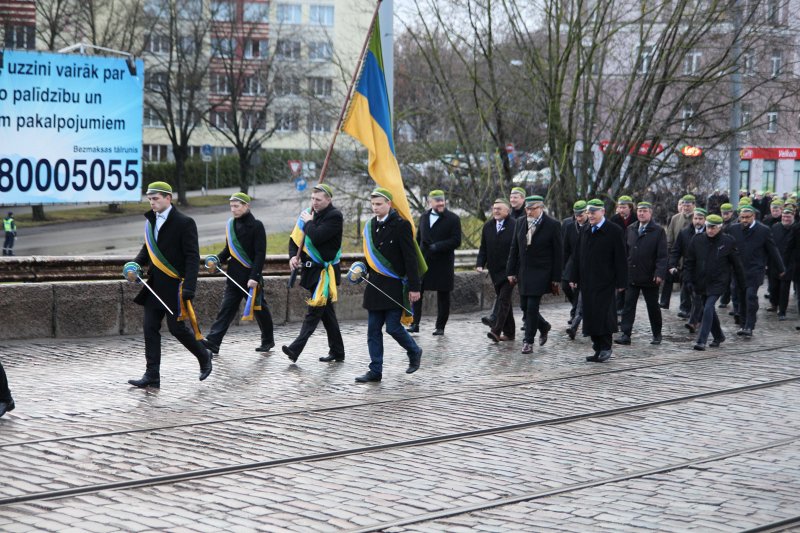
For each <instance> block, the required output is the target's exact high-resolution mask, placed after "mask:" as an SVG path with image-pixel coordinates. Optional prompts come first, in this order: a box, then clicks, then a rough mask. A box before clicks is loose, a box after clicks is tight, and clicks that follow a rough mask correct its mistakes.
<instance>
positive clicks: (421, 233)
mask: <svg viewBox="0 0 800 533" xmlns="http://www.w3.org/2000/svg"><path fill="white" fill-rule="evenodd" d="M428 204H429V205H430V209H428V210H427V211H426V212H425V213H423V214H422V216H421V217H420V218H419V227H418V228H417V242H418V243H419V246H420V248H421V249H422V256H423V257H424V258H425V262H426V263H427V264H428V271H427V272H426V273H425V275H424V276H423V277H422V291H421V292H420V298H419V300H417V302H416V303H415V304H414V322H413V323H412V324H411V326H410V327H409V328H408V330H409V331H410V332H413V333H416V332H418V331H419V323H420V320H421V319H422V299H423V298H424V297H425V291H436V306H437V307H436V310H437V312H436V328H435V329H434V331H433V334H434V335H444V328H445V326H446V325H447V319H448V318H450V293H451V292H452V291H453V285H454V280H455V263H456V254H455V252H456V250H457V249H458V247H459V246H461V219H460V218H458V215H456V214H455V213H453V212H452V211H449V210H448V209H447V205H446V202H445V197H444V191H441V190H438V189H437V190H434V191H431V192H430V193H428Z"/></svg>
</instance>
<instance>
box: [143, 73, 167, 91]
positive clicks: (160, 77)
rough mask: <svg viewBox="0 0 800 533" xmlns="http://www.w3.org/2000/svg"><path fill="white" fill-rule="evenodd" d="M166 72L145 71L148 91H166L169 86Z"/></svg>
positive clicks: (145, 83)
mask: <svg viewBox="0 0 800 533" xmlns="http://www.w3.org/2000/svg"><path fill="white" fill-rule="evenodd" d="M167 81H168V79H167V73H166V72H145V75H144V86H145V88H146V89H147V90H148V91H153V92H164V91H165V90H166V88H167Z"/></svg>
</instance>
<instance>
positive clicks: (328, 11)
mask: <svg viewBox="0 0 800 533" xmlns="http://www.w3.org/2000/svg"><path fill="white" fill-rule="evenodd" d="M308 22H309V23H310V24H315V25H317V26H333V6H317V5H312V6H311V12H310V13H309V17H308Z"/></svg>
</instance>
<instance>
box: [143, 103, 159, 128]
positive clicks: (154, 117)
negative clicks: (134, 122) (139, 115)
mask: <svg viewBox="0 0 800 533" xmlns="http://www.w3.org/2000/svg"><path fill="white" fill-rule="evenodd" d="M142 126H144V127H145V128H163V127H164V123H163V122H161V119H160V118H158V114H157V113H156V112H155V110H153V109H150V108H149V107H145V108H144V120H143V121H142Z"/></svg>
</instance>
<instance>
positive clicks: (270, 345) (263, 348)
mask: <svg viewBox="0 0 800 533" xmlns="http://www.w3.org/2000/svg"><path fill="white" fill-rule="evenodd" d="M274 347H275V343H274V342H262V343H261V346H259V347H258V348H256V351H257V352H268V351H270V350H271V349H273V348H274Z"/></svg>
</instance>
